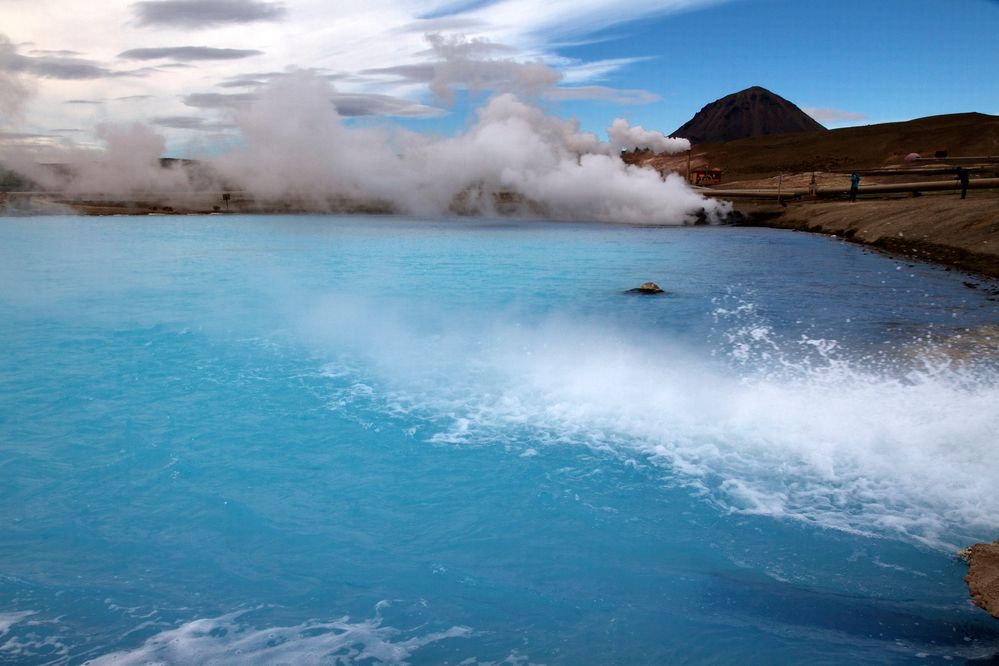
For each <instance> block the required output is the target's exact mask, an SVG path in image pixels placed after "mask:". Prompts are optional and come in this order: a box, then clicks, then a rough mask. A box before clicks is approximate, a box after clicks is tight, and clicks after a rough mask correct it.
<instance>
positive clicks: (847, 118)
mask: <svg viewBox="0 0 999 666" xmlns="http://www.w3.org/2000/svg"><path fill="white" fill-rule="evenodd" d="M802 111H804V112H805V113H807V114H808V115H810V116H811V117H812V118H815V120H817V121H819V122H820V123H853V122H858V121H861V120H867V114H866V113H857V112H854V111H843V110H841V109H830V108H819V107H807V108H802Z"/></svg>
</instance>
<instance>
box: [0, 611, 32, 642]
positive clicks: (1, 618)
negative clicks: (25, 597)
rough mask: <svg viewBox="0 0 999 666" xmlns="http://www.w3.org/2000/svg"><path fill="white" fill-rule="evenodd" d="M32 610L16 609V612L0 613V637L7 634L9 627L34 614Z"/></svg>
mask: <svg viewBox="0 0 999 666" xmlns="http://www.w3.org/2000/svg"><path fill="white" fill-rule="evenodd" d="M34 614H35V612H34V611H18V612H16V613H0V638H2V637H3V636H6V635H7V632H9V631H10V628H11V627H13V626H14V625H15V624H18V623H20V622H21V621H23V620H24V619H25V618H28V617H31V616H32V615H34Z"/></svg>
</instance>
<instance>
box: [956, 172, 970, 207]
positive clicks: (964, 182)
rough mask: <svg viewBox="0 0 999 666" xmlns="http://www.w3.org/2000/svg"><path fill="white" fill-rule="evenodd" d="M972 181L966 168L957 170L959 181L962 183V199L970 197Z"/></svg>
mask: <svg viewBox="0 0 999 666" xmlns="http://www.w3.org/2000/svg"><path fill="white" fill-rule="evenodd" d="M969 179H970V174H969V172H968V170H967V169H965V168H964V167H958V168H957V180H958V181H959V182H960V183H961V198H962V199H963V198H964V197H966V196H967V195H968V180H969Z"/></svg>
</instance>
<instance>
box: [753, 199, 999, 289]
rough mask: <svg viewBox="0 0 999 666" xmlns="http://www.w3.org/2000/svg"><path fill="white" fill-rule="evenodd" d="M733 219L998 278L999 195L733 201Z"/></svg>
mask: <svg viewBox="0 0 999 666" xmlns="http://www.w3.org/2000/svg"><path fill="white" fill-rule="evenodd" d="M733 222H734V223H735V224H738V225H747V226H764V227H774V228H778V229H793V230H796V231H808V232H813V233H823V234H828V235H833V236H837V237H840V238H843V239H846V240H848V241H851V242H856V243H862V244H864V245H867V246H870V247H873V248H877V249H880V250H883V251H886V252H890V253H893V254H898V255H902V256H905V257H906V258H910V259H918V260H921V261H929V262H933V263H938V264H943V265H946V266H951V267H954V268H958V269H961V270H965V271H969V272H972V273H978V274H981V275H984V276H988V277H991V278H999V195H996V194H993V193H991V192H987V193H982V194H980V195H978V193H976V196H975V197H974V198H968V199H964V200H962V199H960V198H958V197H957V196H956V195H950V194H949V195H927V196H922V197H912V198H904V199H878V200H868V201H864V200H859V201H857V202H856V203H849V202H845V201H843V202H839V201H837V202H811V201H808V202H792V203H789V204H787V205H786V206H777V205H775V204H766V205H760V204H738V205H737V206H736V214H735V215H734V219H733Z"/></svg>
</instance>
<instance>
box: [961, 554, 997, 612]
mask: <svg viewBox="0 0 999 666" xmlns="http://www.w3.org/2000/svg"><path fill="white" fill-rule="evenodd" d="M961 555H962V556H963V557H964V558H965V559H966V560H967V561H968V575H967V576H965V577H964V582H965V583H967V584H968V592H969V593H970V594H971V600H972V601H973V602H974V604H975V605H976V606H978V607H979V608H982V609H984V610H986V611H988V612H989V613H990V614H991V615H992V617H994V618H996V619H997V620H999V540H997V541H996V542H995V543H976V544H975V545H974V546H972V547H971V548H968V549H967V550H966V551H964V552H963V553H962V554H961Z"/></svg>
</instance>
